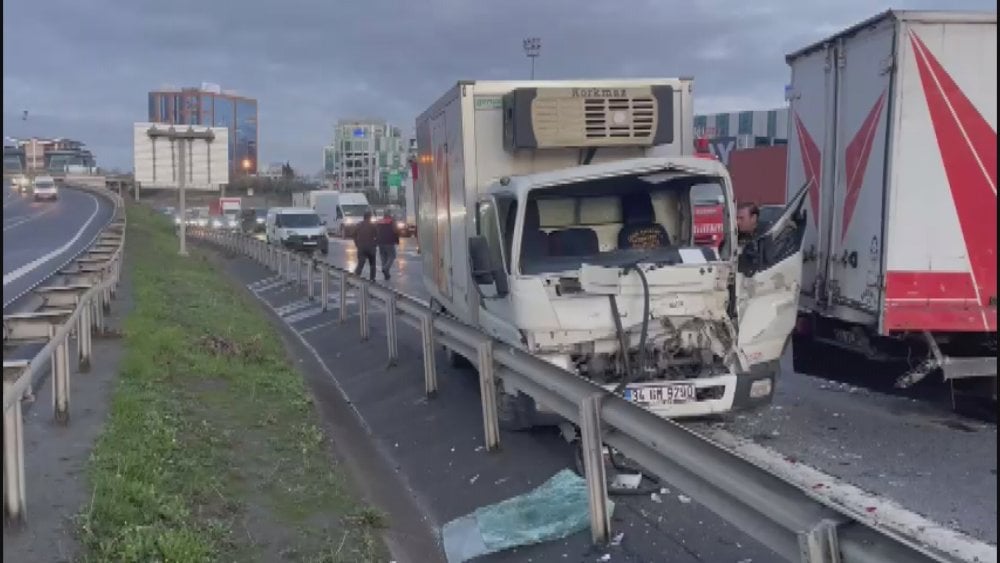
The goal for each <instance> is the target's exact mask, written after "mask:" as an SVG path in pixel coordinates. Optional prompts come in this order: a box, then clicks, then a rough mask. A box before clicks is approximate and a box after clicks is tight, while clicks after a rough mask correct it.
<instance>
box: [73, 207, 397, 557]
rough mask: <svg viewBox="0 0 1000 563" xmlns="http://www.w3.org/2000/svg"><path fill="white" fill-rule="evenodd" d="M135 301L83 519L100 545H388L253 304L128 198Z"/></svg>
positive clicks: (163, 552) (185, 549)
mask: <svg viewBox="0 0 1000 563" xmlns="http://www.w3.org/2000/svg"><path fill="white" fill-rule="evenodd" d="M128 213H129V231H128V239H127V240H128V246H129V251H128V254H127V261H126V267H127V269H128V270H129V271H130V274H131V280H132V299H133V302H134V308H133V309H132V311H131V312H130V314H129V315H128V317H127V318H126V322H125V328H124V345H125V346H126V352H125V357H124V360H123V363H122V371H121V375H120V380H119V382H118V384H117V387H116V389H115V391H114V396H113V398H112V406H111V414H110V419H109V421H108V424H107V426H106V428H105V430H104V434H103V435H102V436H101V438H100V440H99V442H98V444H97V446H96V448H95V451H94V454H93V457H92V460H91V462H90V483H91V486H92V488H93V495H92V501H91V503H90V504H89V505H88V506H86V507H84V510H83V513H82V514H81V515H80V519H79V526H80V533H81V539H82V541H83V544H84V549H85V558H86V559H87V560H91V561H143V562H145V561H174V562H184V563H187V562H198V561H254V560H257V561H275V560H292V561H331V562H333V561H344V562H348V561H350V562H354V561H381V560H385V559H386V558H385V556H384V554H385V550H384V546H383V545H382V543H381V541H380V539H379V532H378V528H380V527H381V526H382V525H383V518H382V516H381V515H380V514H379V513H378V512H377V511H375V510H372V509H370V508H366V507H364V506H363V505H361V504H359V503H358V502H357V501H356V500H355V498H354V497H353V496H352V494H351V492H350V491H349V488H348V483H347V482H346V478H345V477H344V475H343V474H342V470H341V469H340V468H338V467H337V465H336V464H335V462H334V461H333V460H332V458H331V454H330V449H329V447H328V442H327V439H326V437H325V435H324V433H323V431H322V430H321V429H320V428H319V427H318V425H317V422H318V415H317V413H316V410H315V409H314V407H313V404H312V400H311V397H310V395H309V394H308V392H307V390H306V389H305V386H304V384H303V382H302V380H301V378H300V376H299V374H298V373H296V371H295V370H294V369H293V368H292V367H291V364H290V362H289V360H288V358H287V356H286V354H285V351H284V349H283V348H282V344H281V338H280V336H279V335H278V333H277V332H276V331H275V330H274V328H273V327H272V326H270V325H269V324H268V321H267V319H266V317H265V316H264V314H263V313H262V312H261V311H260V309H259V308H258V305H257V304H256V303H254V302H253V300H252V299H251V298H248V297H247V296H246V295H245V294H244V293H242V292H241V291H240V290H239V288H237V287H235V286H234V285H233V284H232V282H231V281H230V280H228V279H227V278H226V277H225V275H224V274H223V273H222V272H220V271H218V270H216V269H215V268H214V267H213V266H212V264H211V263H210V262H209V261H208V259H207V258H206V256H205V255H204V254H203V253H202V252H201V251H199V250H198V249H195V250H194V251H193V252H192V256H191V257H190V258H187V259H183V258H181V257H179V256H178V255H177V243H176V238H175V237H174V235H173V232H172V228H171V226H170V225H169V223H168V221H167V220H166V219H165V218H162V217H159V216H157V215H155V214H154V213H153V212H151V211H149V210H147V209H146V208H143V207H138V206H132V207H130V209H129V210H128Z"/></svg>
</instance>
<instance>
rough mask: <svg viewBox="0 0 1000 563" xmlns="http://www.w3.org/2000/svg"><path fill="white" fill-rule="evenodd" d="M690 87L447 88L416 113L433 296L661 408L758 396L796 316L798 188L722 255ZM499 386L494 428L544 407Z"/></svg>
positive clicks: (691, 409) (715, 177)
mask: <svg viewBox="0 0 1000 563" xmlns="http://www.w3.org/2000/svg"><path fill="white" fill-rule="evenodd" d="M691 89H692V81H691V80H689V79H662V80H601V81H555V82H549V81H531V82H482V81H468V82H460V83H458V84H457V85H456V86H455V87H453V88H452V89H450V90H449V91H448V92H447V93H446V94H445V95H444V96H443V97H442V98H441V99H440V100H438V101H437V102H435V103H434V104H433V105H432V106H431V107H430V108H429V109H428V110H427V111H425V112H424V113H423V114H422V115H421V116H420V117H419V118H418V119H417V124H416V127H417V129H416V131H417V147H418V162H419V173H418V174H417V188H416V195H417V205H418V209H419V212H418V223H419V229H418V237H419V239H420V248H421V255H422V259H423V264H424V267H423V278H424V284H425V286H426V288H427V290H428V292H429V293H430V295H431V306H432V308H434V309H436V310H438V311H439V312H442V313H444V314H449V315H451V316H454V317H455V318H457V319H459V320H461V321H462V322H465V323H468V324H471V325H473V326H478V327H480V328H481V329H482V330H484V331H485V332H487V333H488V334H490V335H491V336H493V337H495V338H497V339H499V340H500V341H503V342H505V343H507V344H509V345H512V346H516V347H518V348H521V349H523V350H526V351H529V352H530V353H532V354H535V355H537V356H539V357H541V358H544V359H545V360H547V361H549V362H551V363H552V364H555V365H558V366H561V367H563V368H565V369H567V370H569V371H571V372H574V373H577V374H579V375H581V376H583V377H586V378H588V379H590V380H592V381H594V382H595V383H597V384H599V385H602V386H603V387H604V388H605V389H608V390H611V391H614V392H617V393H620V394H622V395H623V396H624V397H625V398H627V399H628V400H631V401H633V402H636V403H639V404H642V405H644V406H645V407H647V408H648V409H650V410H651V411H653V412H655V413H656V414H658V415H660V416H664V417H679V416H694V415H704V414H708V413H717V412H725V411H730V410H733V409H740V408H746V407H751V406H755V405H759V404H765V403H767V402H769V401H770V399H771V396H772V394H773V392H774V378H775V373H776V370H777V367H778V359H779V357H780V355H781V353H782V349H783V348H784V346H785V344H786V342H787V341H788V339H789V336H790V334H791V331H792V329H793V327H794V324H795V318H796V308H797V299H798V293H799V277H800V274H801V271H800V269H801V248H800V242H801V233H802V230H801V224H802V223H803V220H804V219H803V217H802V214H801V213H800V212H799V209H801V207H802V202H803V201H804V200H805V193H806V192H805V190H804V189H803V190H801V192H800V193H799V194H798V196H797V197H793V198H791V203H790V206H789V211H788V213H787V214H786V215H784V216H783V217H782V219H781V220H780V221H779V222H778V223H776V224H775V225H774V227H773V228H772V229H771V230H770V231H769V232H767V233H765V234H764V235H762V237H761V238H760V239H759V240H757V241H754V243H752V244H748V245H747V246H746V250H745V253H743V254H740V255H737V250H736V248H735V246H734V241H735V240H736V232H735V209H734V203H733V196H732V186H731V183H730V180H729V176H728V174H727V172H726V169H725V167H724V166H723V165H722V164H721V163H720V162H718V161H717V160H714V159H706V158H699V157H697V156H695V155H694V154H693V153H694V138H693V136H692V126H693V118H692V114H691V110H692V106H691V100H692V94H691ZM710 194H716V195H717V196H721V198H722V204H723V206H724V237H723V240H722V241H721V244H719V245H718V247H717V248H716V247H715V246H712V245H705V244H701V245H700V244H698V241H697V240H696V238H700V237H696V232H695V228H694V225H695V219H694V208H695V207H696V203H697V202H698V201H700V200H702V199H704V198H705V197H707V196H709V195H710ZM449 355H450V356H451V357H452V359H453V360H457V359H458V357H457V356H456V355H455V352H452V351H449ZM498 386H499V391H500V392H499V393H498V411H499V416H500V419H501V422H502V424H503V425H504V426H505V427H508V428H525V427H529V426H534V425H538V424H547V423H549V422H550V420H551V419H550V417H549V416H546V413H547V412H549V411H551V408H549V407H547V406H546V405H544V404H536V403H535V402H534V400H533V399H532V398H530V397H528V396H527V395H526V394H525V393H523V390H521V389H518V388H516V387H514V385H513V383H512V382H510V381H500V382H499V383H498Z"/></svg>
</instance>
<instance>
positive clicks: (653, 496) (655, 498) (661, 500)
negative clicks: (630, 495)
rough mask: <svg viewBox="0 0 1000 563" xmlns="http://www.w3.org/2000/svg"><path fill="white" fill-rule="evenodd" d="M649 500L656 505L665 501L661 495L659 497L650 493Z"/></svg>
mask: <svg viewBox="0 0 1000 563" xmlns="http://www.w3.org/2000/svg"><path fill="white" fill-rule="evenodd" d="M649 500H651V501H653V502H656V503H660V502H663V499H662V498H660V495H658V494H656V493H650V494H649Z"/></svg>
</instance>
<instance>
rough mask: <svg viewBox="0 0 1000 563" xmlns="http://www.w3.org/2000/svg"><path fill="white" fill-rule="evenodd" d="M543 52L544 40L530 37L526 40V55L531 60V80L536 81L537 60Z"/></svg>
mask: <svg viewBox="0 0 1000 563" xmlns="http://www.w3.org/2000/svg"><path fill="white" fill-rule="evenodd" d="M541 51H542V40H541V38H540V37H529V38H527V39H525V40H524V55H525V56H526V57H528V58H529V59H531V79H532V80H534V79H535V59H537V58H538V55H539V54H540V53H541Z"/></svg>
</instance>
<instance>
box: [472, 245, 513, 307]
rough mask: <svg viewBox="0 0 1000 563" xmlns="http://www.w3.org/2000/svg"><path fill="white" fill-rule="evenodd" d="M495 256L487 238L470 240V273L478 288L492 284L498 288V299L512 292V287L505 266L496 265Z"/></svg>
mask: <svg viewBox="0 0 1000 563" xmlns="http://www.w3.org/2000/svg"><path fill="white" fill-rule="evenodd" d="M493 256H494V254H493V252H491V250H490V244H489V242H487V241H486V238H485V237H481V236H476V237H470V238H469V271H470V272H471V273H472V279H473V280H474V281H475V282H476V288H477V289H478V288H479V286H483V285H490V284H492V285H493V287H494V288H496V294H497V297H504V296H506V295H507V294H508V293H509V292H510V287H509V285H508V283H507V276H506V275H505V274H504V271H503V266H502V265H500V264H494V260H493Z"/></svg>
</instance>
